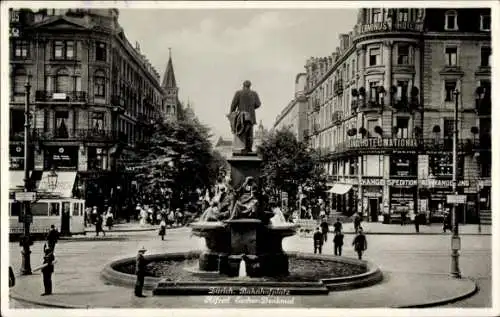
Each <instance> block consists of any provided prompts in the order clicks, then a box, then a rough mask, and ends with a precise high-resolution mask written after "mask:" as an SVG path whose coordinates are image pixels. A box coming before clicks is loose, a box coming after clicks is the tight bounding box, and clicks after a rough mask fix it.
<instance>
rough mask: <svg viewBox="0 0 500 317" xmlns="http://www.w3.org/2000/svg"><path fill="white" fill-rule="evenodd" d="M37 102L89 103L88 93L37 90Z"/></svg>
mask: <svg viewBox="0 0 500 317" xmlns="http://www.w3.org/2000/svg"><path fill="white" fill-rule="evenodd" d="M35 101H51V102H87V92H85V91H62V92H61V91H50V90H49V91H47V90H37V91H36V92H35Z"/></svg>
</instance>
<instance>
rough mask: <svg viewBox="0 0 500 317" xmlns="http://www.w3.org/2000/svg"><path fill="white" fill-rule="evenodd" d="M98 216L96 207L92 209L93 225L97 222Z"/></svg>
mask: <svg viewBox="0 0 500 317" xmlns="http://www.w3.org/2000/svg"><path fill="white" fill-rule="evenodd" d="M98 216H99V211H98V210H97V206H94V207H93V208H92V219H91V220H92V224H93V225H94V224H95V223H96V222H97V217H98Z"/></svg>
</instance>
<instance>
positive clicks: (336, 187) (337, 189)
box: [327, 183, 352, 195]
mask: <svg viewBox="0 0 500 317" xmlns="http://www.w3.org/2000/svg"><path fill="white" fill-rule="evenodd" d="M351 188H352V185H349V184H342V183H336V184H333V186H332V188H330V189H329V190H327V192H328V193H334V194H338V195H344V194H346V193H347V192H348V191H350V190H351Z"/></svg>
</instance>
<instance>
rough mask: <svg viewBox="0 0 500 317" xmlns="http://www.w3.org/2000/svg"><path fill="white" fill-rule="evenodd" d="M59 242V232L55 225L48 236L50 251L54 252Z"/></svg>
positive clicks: (51, 227)
mask: <svg viewBox="0 0 500 317" xmlns="http://www.w3.org/2000/svg"><path fill="white" fill-rule="evenodd" d="M58 240H59V231H57V230H56V228H55V226H54V225H51V226H50V231H49V233H48V234H47V244H48V247H49V249H51V250H52V252H54V250H55V248H56V243H57V241H58Z"/></svg>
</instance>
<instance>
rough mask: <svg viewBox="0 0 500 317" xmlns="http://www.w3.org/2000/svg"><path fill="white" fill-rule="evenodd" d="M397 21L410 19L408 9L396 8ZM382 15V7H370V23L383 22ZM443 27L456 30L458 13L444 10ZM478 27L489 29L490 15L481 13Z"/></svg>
mask: <svg viewBox="0 0 500 317" xmlns="http://www.w3.org/2000/svg"><path fill="white" fill-rule="evenodd" d="M395 18H396V21H397V22H408V21H410V10H409V9H397V14H396V16H395ZM383 20H384V16H383V12H382V9H378V8H374V9H371V15H370V23H380V22H383ZM444 29H445V30H446V31H458V30H459V28H458V13H457V11H455V10H449V11H446V12H445V15H444ZM479 29H480V30H481V31H490V30H491V15H489V14H482V15H480V19H479Z"/></svg>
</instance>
